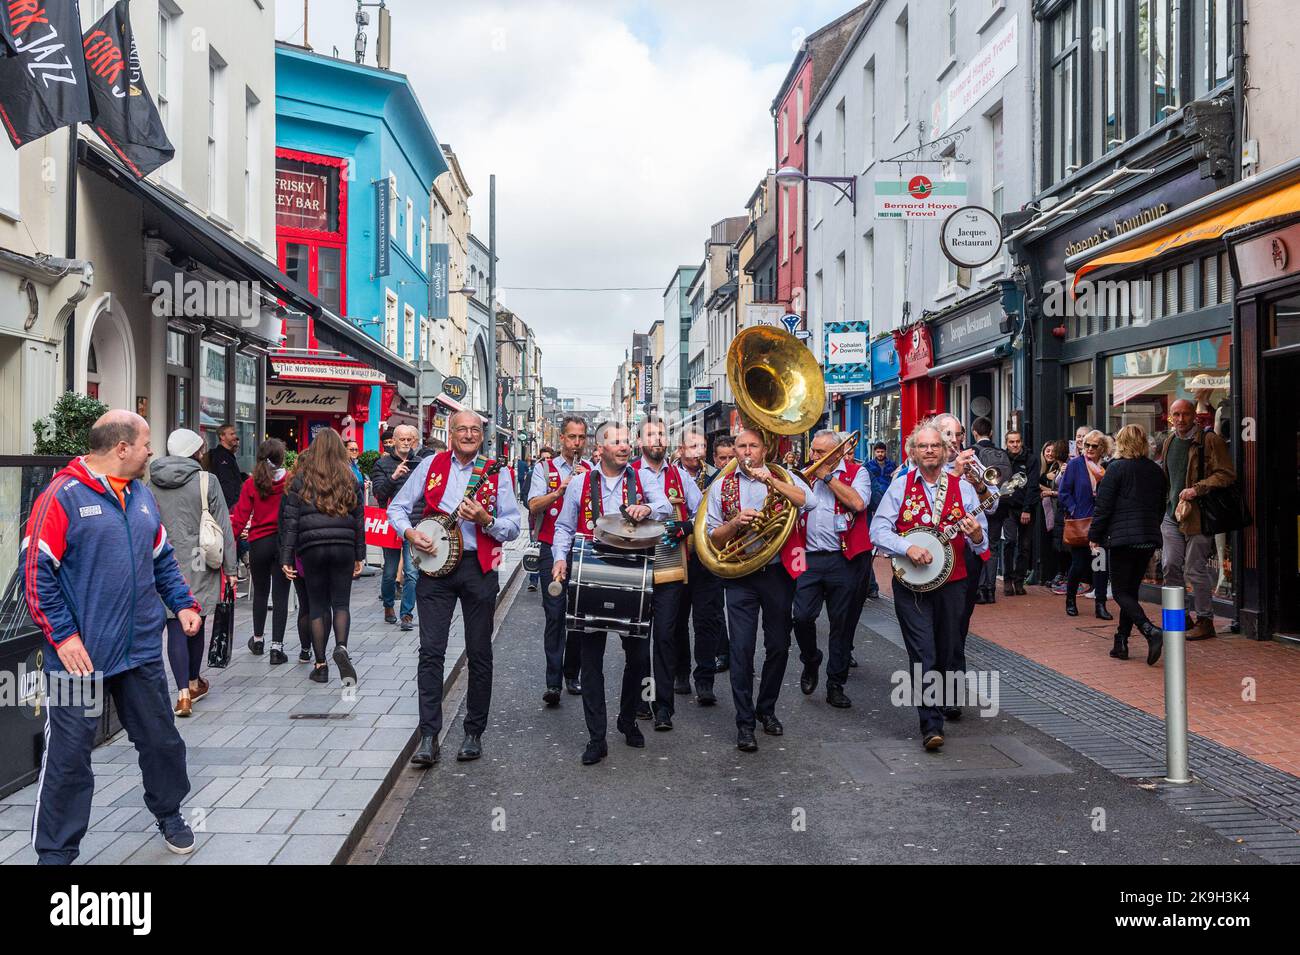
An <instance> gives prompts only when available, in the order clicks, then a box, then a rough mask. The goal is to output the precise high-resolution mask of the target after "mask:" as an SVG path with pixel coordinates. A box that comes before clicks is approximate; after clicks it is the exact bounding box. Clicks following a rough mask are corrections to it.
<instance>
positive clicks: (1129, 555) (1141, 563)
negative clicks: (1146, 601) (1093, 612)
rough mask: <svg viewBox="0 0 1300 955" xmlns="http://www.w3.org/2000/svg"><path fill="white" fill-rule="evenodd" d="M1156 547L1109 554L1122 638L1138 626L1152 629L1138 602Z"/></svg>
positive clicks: (1111, 549) (1115, 548) (1122, 550)
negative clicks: (1143, 576)
mask: <svg viewBox="0 0 1300 955" xmlns="http://www.w3.org/2000/svg"><path fill="white" fill-rule="evenodd" d="M1155 550H1156V549H1155V548H1154V547H1112V548H1110V549H1109V551H1108V552H1107V553H1109V554H1110V586H1111V589H1112V590H1113V591H1114V592H1115V603H1117V604H1119V630H1118V631H1117V632H1118V633H1119V635H1120V636H1122V637H1128V635H1129V634H1131V633H1132V632H1133V626H1134V624H1136V625H1137V626H1138V628H1139V629H1141V627H1142V626H1143V625H1145V626H1150V625H1151V620H1150V618H1149V617H1147V614H1146V611H1145V610H1143V609H1142V604H1141V603H1140V602H1139V601H1138V591H1139V590H1140V589H1141V587H1142V575H1143V574H1144V573H1146V569H1147V564H1148V563H1150V562H1151V555H1152V554H1154V553H1155Z"/></svg>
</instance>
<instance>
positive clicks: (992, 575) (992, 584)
mask: <svg viewBox="0 0 1300 955" xmlns="http://www.w3.org/2000/svg"><path fill="white" fill-rule="evenodd" d="M1010 513H1011V509H1010V508H1009V507H1007V505H1005V504H1002V505H999V506H998V507H997V508H995V509H994V510H993V513H991V514H989V516H988V522H989V528H988V532H987V533H986V534H985V537H986V538H987V539H988V542H989V559H988V560H982V561H980V565H981V566H980V584H979V585H980V587H982V588H984V589H985V590H993V589H995V588H996V587H997V585H998V570H999V561H1000V560H1001V558H1002V554H1003V550H1002V527H1003V525H1004V524H1005V523H1006V520H1007V517H1008V515H1009V514H1010ZM1002 574H1003V576H1006V577H1008V578H1009V577H1010V574H1009V572H1008V571H1007V570H1006V569H1005V568H1002Z"/></svg>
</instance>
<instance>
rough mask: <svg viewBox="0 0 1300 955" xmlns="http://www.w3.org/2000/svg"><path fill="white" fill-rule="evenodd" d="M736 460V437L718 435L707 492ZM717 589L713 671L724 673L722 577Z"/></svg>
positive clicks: (727, 655) (726, 642) (727, 650)
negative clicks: (718, 615)
mask: <svg viewBox="0 0 1300 955" xmlns="http://www.w3.org/2000/svg"><path fill="white" fill-rule="evenodd" d="M734 460H736V439H735V438H733V437H732V436H731V435H729V434H721V435H718V437H717V438H715V439H714V441H713V473H712V474H711V475H709V480H708V482H707V483H706V484H705V485H704V489H705V491H706V492H707V491H708V489H709V487H711V486H712V484H713V482H714V481H716V480H717V479H718V475H719V474H721V473H722V469H723V468H725V467H726V466H727V465H728V464H730V463H731V462H732V461H734ZM717 580H718V589H719V590H720V591H721V594H722V614H721V619H720V620H719V621H718V640H717V644H718V659H717V660H716V661H714V664H713V670H714V672H715V673H726V672H727V670H729V669H730V668H731V633H730V631H729V629H728V627H729V626H730V625H729V624H728V623H727V619H728V618H727V589H726V587H724V586H723V585H722V578H720V577H719V578H717Z"/></svg>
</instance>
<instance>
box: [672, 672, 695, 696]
mask: <svg viewBox="0 0 1300 955" xmlns="http://www.w3.org/2000/svg"><path fill="white" fill-rule="evenodd" d="M673 692H674V693H676V694H678V695H679V696H690V695H691V678H690V677H687V676H679V677H674V678H673Z"/></svg>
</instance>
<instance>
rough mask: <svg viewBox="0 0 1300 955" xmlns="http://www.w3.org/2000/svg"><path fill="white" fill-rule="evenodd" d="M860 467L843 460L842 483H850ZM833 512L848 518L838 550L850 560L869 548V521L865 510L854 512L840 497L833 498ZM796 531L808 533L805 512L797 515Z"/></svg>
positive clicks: (841, 533)
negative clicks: (797, 524) (841, 501)
mask: <svg viewBox="0 0 1300 955" xmlns="http://www.w3.org/2000/svg"><path fill="white" fill-rule="evenodd" d="M861 468H862V465H860V464H858V462H857V461H853V460H849V461H845V462H844V476H843V481H844V483H845V484H849V485H852V484H853V481H854V479H855V478H856V477H857V476H858V471H859V470H861ZM863 503H864V504H868V503H870V501H863ZM835 513H836V514H844V515H845V516H846V517H847V518H848V529H847V530H842V531H840V532H839V535H840V550H841V551H842V552H843V554H844V556H845V557H846V558H848V559H849V560H852V559H853V558H854V557H857V556H858V555H859V554H865V553H866V552H867V551H869V550H871V522H870V521H869V520H867V512H866V511H865V510H864V511H863V512H862V513H861V514H854V513H853V512H852V511H850V510H849V509H848V508H846V507H845V506H844V505H843V504H842V503H840V499H839V498H838V497H837V498H835ZM798 533H799V534H800V536H804V537H806V535H807V533H808V515H807V514H801V515H800V516H799V527H798ZM791 536H792V537H793V536H794V535H793V534H792V535H791Z"/></svg>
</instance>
